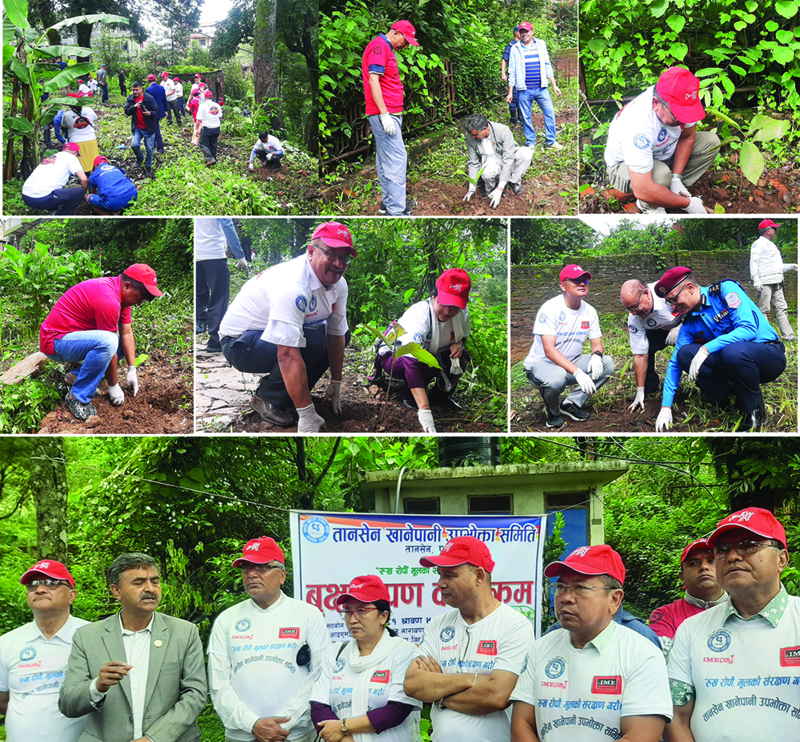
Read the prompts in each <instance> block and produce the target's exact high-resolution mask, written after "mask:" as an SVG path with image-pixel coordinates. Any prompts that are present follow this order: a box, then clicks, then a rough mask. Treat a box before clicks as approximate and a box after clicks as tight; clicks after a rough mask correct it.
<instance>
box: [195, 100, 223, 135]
mask: <svg viewBox="0 0 800 742" xmlns="http://www.w3.org/2000/svg"><path fill="white" fill-rule="evenodd" d="M197 120H198V121H202V122H203V126H205V127H206V129H219V127H220V123H221V122H222V106H221V105H220V104H219V103H217V102H216V101H215V100H213V99H211V98H207V99H206V100H205V101H204V102H203V103H201V104H200V108H198V109H197Z"/></svg>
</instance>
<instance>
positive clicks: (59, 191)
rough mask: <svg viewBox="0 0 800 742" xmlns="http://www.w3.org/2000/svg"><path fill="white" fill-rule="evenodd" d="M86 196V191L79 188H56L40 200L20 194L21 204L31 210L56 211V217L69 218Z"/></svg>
mask: <svg viewBox="0 0 800 742" xmlns="http://www.w3.org/2000/svg"><path fill="white" fill-rule="evenodd" d="M84 196H86V191H84V190H83V188H81V187H80V186H73V187H72V188H56V190H54V191H53V192H52V193H51V194H50V195H48V196H42V197H41V198H32V197H31V196H26V195H25V194H24V193H23V194H22V201H23V203H24V204H25V205H26V206H28V207H29V208H31V209H41V210H42V211H52V210H54V209H55V210H56V216H69V215H70V214H74V213H75V210H76V209H77V208H78V206H80V204H81V201H83V199H84Z"/></svg>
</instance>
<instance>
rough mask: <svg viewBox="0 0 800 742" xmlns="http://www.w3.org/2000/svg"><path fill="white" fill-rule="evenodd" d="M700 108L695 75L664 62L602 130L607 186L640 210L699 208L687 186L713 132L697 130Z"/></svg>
mask: <svg viewBox="0 0 800 742" xmlns="http://www.w3.org/2000/svg"><path fill="white" fill-rule="evenodd" d="M705 115H706V112H705V109H704V108H703V104H702V103H701V102H700V80H698V79H697V77H695V76H694V75H693V74H692V73H691V72H689V70H687V69H685V68H684V67H670V68H669V69H667V70H665V71H664V72H662V73H661V75H660V77H659V78H658V82H657V83H656V84H655V85H652V86H650V87H649V88H647V90H645V91H644V92H643V93H642V94H641V95H639V96H637V97H636V98H634V100H632V101H631V102H630V103H628V104H627V105H626V106H625V107H624V108H622V109H621V110H620V111H619V112H618V113H617V114H616V115H615V116H614V118H613V119H612V121H611V126H610V128H609V130H608V143H607V144H606V151H605V161H606V167H607V169H608V178H609V181H610V183H611V186H612V187H613V188H616V189H617V190H619V191H622V192H623V193H630V192H631V191H633V194H634V195H635V196H636V199H637V205H638V206H639V208H640V209H641V210H642V211H643V212H644V213H656V212H661V213H663V212H664V209H666V208H669V209H683V210H684V211H685V212H687V213H688V214H705V213H706V209H705V206H703V202H702V201H701V200H700V198H698V197H697V196H692V195H691V193H689V191H688V186H690V185H692V184H694V183H695V182H696V181H697V180H698V179H699V178H700V176H701V175H702V174H703V173H704V172H705V171H706V170H708V168H709V167H710V165H711V163H712V162H714V157H716V154H717V148H718V147H719V143H720V142H719V137H718V136H717V135H716V134H714V133H713V132H710V131H701V132H698V131H697V126H696V124H697V122H699V121H701V120H702V119H704V118H705Z"/></svg>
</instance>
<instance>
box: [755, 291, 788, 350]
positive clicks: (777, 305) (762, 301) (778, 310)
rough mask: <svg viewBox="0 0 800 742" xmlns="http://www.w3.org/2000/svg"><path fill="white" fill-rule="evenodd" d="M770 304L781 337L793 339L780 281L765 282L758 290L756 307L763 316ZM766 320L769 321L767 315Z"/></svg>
mask: <svg viewBox="0 0 800 742" xmlns="http://www.w3.org/2000/svg"><path fill="white" fill-rule="evenodd" d="M770 305H772V308H773V309H774V310H775V320H776V322H777V323H778V329H779V330H780V331H781V337H782V338H783V339H784V340H794V330H792V326H791V325H790V324H789V319H788V318H787V316H786V312H787V311H788V309H789V305H788V304H787V303H786V297H784V295H783V284H782V283H765V284H764V285H763V286H762V287H761V291H759V292H758V308H759V309H760V310H761V314H763V315H764V316H765V317H767V315H768V314H769V308H770ZM767 321H769V317H767Z"/></svg>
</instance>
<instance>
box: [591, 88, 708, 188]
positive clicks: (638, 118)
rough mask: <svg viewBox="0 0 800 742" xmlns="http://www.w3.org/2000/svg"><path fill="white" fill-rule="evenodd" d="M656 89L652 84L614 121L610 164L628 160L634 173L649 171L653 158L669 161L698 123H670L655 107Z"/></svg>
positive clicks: (610, 131) (609, 144)
mask: <svg viewBox="0 0 800 742" xmlns="http://www.w3.org/2000/svg"><path fill="white" fill-rule="evenodd" d="M654 91H655V85H651V86H650V87H649V88H647V90H645V91H644V93H641V94H640V95H637V96H636V98H634V99H633V100H632V101H631V102H630V103H628V105H627V106H625V107H624V108H622V110H620V111H618V112H617V115H616V116H614V118H613V119H612V120H611V126H610V127H609V129H608V142H607V144H606V151H605V160H606V165H608V166H609V167H611V166H613V165H615V164H617V163H618V162H624V163H625V164H626V165H627V166H628V167H629V168H630V169H631V170H633V172H634V173H640V174H641V173H649V172H650V171H651V170H652V169H653V160H669V158H670V157H672V155H673V154H674V153H675V147H676V146H677V144H678V139H679V138H680V136H681V134H682V133H683V130H684V129H688V128H689V127H690V126H694V125H695V124H696V123H697V122H693V123H689V124H680V125H679V126H667V125H666V124H665V123H663V122H662V121H661V119H659V118H658V116H656V112H655V111H654V110H653V92H654Z"/></svg>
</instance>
